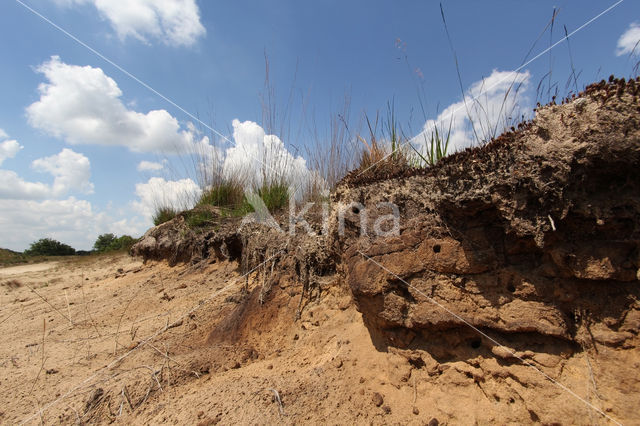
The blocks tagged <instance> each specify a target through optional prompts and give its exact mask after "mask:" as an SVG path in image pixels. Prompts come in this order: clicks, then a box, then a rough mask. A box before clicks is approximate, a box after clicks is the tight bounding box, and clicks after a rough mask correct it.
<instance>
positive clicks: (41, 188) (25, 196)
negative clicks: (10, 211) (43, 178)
mask: <svg viewBox="0 0 640 426" xmlns="http://www.w3.org/2000/svg"><path fill="white" fill-rule="evenodd" d="M50 195H51V188H50V187H49V185H47V184H45V183H42V182H27V181H25V180H24V179H22V178H21V177H20V176H18V174H17V173H16V172H14V171H11V170H2V169H0V199H1V200H41V199H44V198H47V197H49V196H50Z"/></svg>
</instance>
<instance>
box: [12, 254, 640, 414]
mask: <svg viewBox="0 0 640 426" xmlns="http://www.w3.org/2000/svg"><path fill="white" fill-rule="evenodd" d="M48 266H50V268H48V269H44V268H33V267H31V268H30V269H24V270H21V271H20V273H15V274H14V273H12V274H11V276H8V275H5V274H6V273H7V271H9V272H15V271H16V270H15V269H13V270H11V269H8V270H0V277H1V278H0V286H1V287H0V289H1V296H0V297H1V298H0V300H1V306H2V308H1V310H0V332H1V333H2V335H3V336H4V338H3V339H2V343H1V344H0V422H2V423H5V424H20V423H27V424H37V423H44V424H56V423H63V424H70V423H109V422H116V423H122V424H158V423H172V424H200V425H208V424H216V423H220V424H238V423H241V424H264V423H283V424H295V423H315V424H318V423H323V424H325V423H329V424H349V423H357V424H430V425H433V424H437V423H438V422H439V423H440V424H473V423H477V424H489V423H496V422H497V423H501V424H507V423H523V422H525V423H526V422H532V423H535V422H540V423H553V422H558V423H571V424H574V423H575V424H608V423H611V420H608V419H606V418H604V417H603V416H601V415H599V414H598V413H596V412H595V411H594V410H592V409H590V408H589V407H588V406H587V405H586V404H585V403H584V402H582V401H580V400H578V399H577V398H576V397H575V396H572V395H570V394H569V393H568V392H566V391H563V390H562V389H559V388H557V387H556V386H555V385H553V384H552V383H551V382H550V381H549V380H548V379H546V378H545V377H544V376H543V375H542V374H540V373H539V372H537V371H535V370H533V369H532V368H531V367H527V366H523V365H520V364H518V363H517V362H510V363H508V364H506V365H505V364H503V363H498V362H497V361H496V359H492V358H483V357H480V356H478V357H477V359H476V362H475V364H476V367H474V366H473V364H474V360H473V359H472V358H470V359H469V360H467V362H455V361H454V362H448V363H438V362H436V361H435V360H432V359H431V360H430V359H426V360H425V359H423V358H412V356H411V353H410V352H403V351H400V350H395V349H392V348H389V349H387V350H380V349H377V348H376V347H375V345H374V343H373V342H372V338H371V336H370V334H369V331H368V329H367V328H366V327H365V325H364V324H363V321H362V317H361V314H359V313H358V312H357V311H356V309H355V308H354V305H353V303H352V301H351V296H350V295H349V294H348V291H347V290H346V286H344V285H343V284H342V283H340V282H332V281H331V280H337V278H325V281H324V282H322V283H321V285H320V289H321V292H320V295H319V296H318V297H316V298H314V299H313V300H311V301H305V303H304V304H303V305H302V307H303V309H302V313H301V315H300V318H299V319H297V318H296V314H297V311H298V306H299V302H300V285H299V283H295V282H290V283H286V282H284V281H282V280H281V282H280V284H279V285H278V286H277V288H274V289H272V291H271V292H270V293H269V294H270V296H269V297H267V298H266V299H265V300H264V304H260V303H255V304H252V301H256V295H257V294H258V292H257V291H254V290H256V289H258V287H259V286H260V284H259V279H255V278H256V277H252V278H251V279H250V280H249V291H248V292H244V291H243V287H244V285H245V280H244V279H242V278H241V277H240V275H239V273H238V267H237V264H236V263H231V262H215V263H212V264H208V263H206V264H201V265H200V266H198V267H194V266H189V265H178V266H175V267H169V266H168V265H167V264H166V263H164V262H157V263H154V262H148V263H147V264H143V263H142V262H140V261H139V260H137V259H134V258H131V257H129V256H128V255H113V256H103V257H90V258H82V259H76V260H70V261H62V262H59V263H57V264H54V265H51V264H49V265H48ZM612 355H615V354H613V353H608V350H607V349H606V348H604V347H603V348H601V352H600V353H585V354H584V356H582V357H572V358H571V359H569V360H564V361H563V362H560V363H558V361H557V359H555V357H552V356H549V357H548V359H547V360H544V359H541V358H540V359H536V360H535V364H536V366H537V368H540V369H542V370H543V371H544V372H545V374H549V375H551V376H553V377H554V378H555V379H556V380H558V381H560V382H562V383H563V384H564V385H566V386H568V387H569V388H571V390H572V392H575V393H576V394H577V395H578V396H579V397H580V398H583V399H585V400H587V401H589V402H590V403H593V404H595V405H597V406H599V407H601V408H602V409H603V410H604V411H605V412H607V413H610V414H611V415H612V416H614V415H615V416H616V417H618V418H624V419H626V420H630V419H633V418H634V416H635V415H634V413H635V411H636V408H637V407H638V402H639V401H638V396H637V395H619V394H617V393H616V392H615V388H616V386H617V384H616V383H612V381H614V382H617V381H620V380H622V381H624V380H625V374H624V371H622V370H620V369H628V370H629V371H630V372H633V371H637V369H638V368H639V367H640V360H639V359H638V358H637V357H636V358H635V360H633V359H619V360H613V361H612V358H611V356H612ZM607 356H608V357H609V358H607V365H603V364H600V363H599V357H607ZM614 361H615V362H614ZM625 364H626V365H625ZM621 373H622V374H621ZM629 377H634V374H631V375H629ZM630 380H631V379H630ZM629 386H631V387H632V388H633V386H635V385H634V384H633V383H628V384H626V386H625V388H627V389H628V388H629ZM536 395H539V397H536ZM624 404H627V405H628V406H626V407H625V406H623V405H624ZM636 419H637V417H636Z"/></svg>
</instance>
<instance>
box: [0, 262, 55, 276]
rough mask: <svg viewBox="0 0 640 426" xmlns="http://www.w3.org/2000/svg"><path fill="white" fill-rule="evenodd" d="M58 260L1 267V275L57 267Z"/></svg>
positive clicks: (26, 272)
mask: <svg viewBox="0 0 640 426" xmlns="http://www.w3.org/2000/svg"><path fill="white" fill-rule="evenodd" d="M57 264H58V262H45V263H32V264H29V265H21V266H10V267H8V268H0V277H8V276H11V275H20V274H28V273H29V272H42V271H48V270H49V269H51V268H53V267H55V266H56V265H57Z"/></svg>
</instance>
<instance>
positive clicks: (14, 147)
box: [0, 129, 22, 166]
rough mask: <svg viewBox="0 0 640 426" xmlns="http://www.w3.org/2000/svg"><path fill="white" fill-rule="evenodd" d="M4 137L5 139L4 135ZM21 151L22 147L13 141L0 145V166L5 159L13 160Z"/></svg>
mask: <svg viewBox="0 0 640 426" xmlns="http://www.w3.org/2000/svg"><path fill="white" fill-rule="evenodd" d="M0 130H1V129H0ZM4 137H7V135H6V134H5V135H4ZM21 149H22V146H21V145H20V144H19V143H18V141H15V140H9V141H4V142H2V143H0V166H1V165H2V163H3V162H4V160H6V159H7V158H13V157H15V156H16V154H17V153H18V152H19V151H20V150H21Z"/></svg>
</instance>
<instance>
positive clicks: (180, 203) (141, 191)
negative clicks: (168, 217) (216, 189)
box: [133, 177, 202, 220]
mask: <svg viewBox="0 0 640 426" xmlns="http://www.w3.org/2000/svg"><path fill="white" fill-rule="evenodd" d="M201 194H202V190H201V189H200V187H199V186H198V184H197V183H195V182H194V181H193V180H191V179H188V178H187V179H180V180H165V179H163V178H160V177H152V178H151V179H149V180H148V181H147V182H146V183H139V184H137V185H136V195H137V196H138V200H137V201H134V202H133V208H134V209H135V210H136V211H138V212H139V213H141V214H142V215H143V216H144V217H145V218H146V219H147V220H150V219H151V218H152V217H153V214H154V212H155V210H156V209H157V208H160V207H172V208H174V209H176V210H178V211H182V210H187V209H189V208H191V207H193V205H194V204H195V202H196V201H197V199H198V198H199V197H200V195H201Z"/></svg>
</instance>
